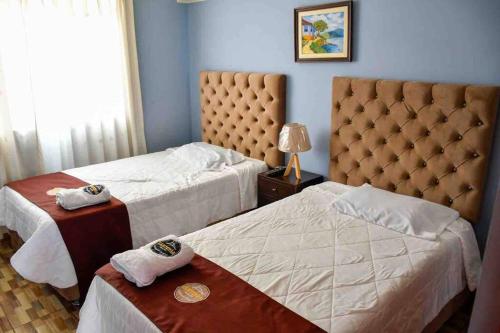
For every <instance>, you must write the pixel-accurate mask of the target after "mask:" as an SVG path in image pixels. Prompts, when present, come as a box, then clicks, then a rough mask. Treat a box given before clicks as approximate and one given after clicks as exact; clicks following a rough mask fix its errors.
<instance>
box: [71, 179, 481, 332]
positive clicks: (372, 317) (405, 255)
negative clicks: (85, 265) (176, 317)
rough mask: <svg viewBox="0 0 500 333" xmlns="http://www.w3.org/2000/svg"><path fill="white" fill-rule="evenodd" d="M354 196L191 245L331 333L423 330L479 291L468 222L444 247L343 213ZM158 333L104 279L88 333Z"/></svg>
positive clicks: (332, 188)
mask: <svg viewBox="0 0 500 333" xmlns="http://www.w3.org/2000/svg"><path fill="white" fill-rule="evenodd" d="M346 188H347V187H346V186H345V185H341V184H336V183H332V182H327V183H323V184H320V185H317V186H313V187H309V188H308V189H306V190H304V191H303V192H301V193H300V194H297V195H294V196H292V197H289V198H286V199H284V200H281V201H278V202H275V203H273V204H271V205H268V206H265V207H263V208H261V209H258V210H255V211H252V212H250V213H247V214H245V215H241V216H237V217H235V218H232V219H230V220H228V221H225V222H222V223H220V224H217V225H214V226H211V227H209V228H206V229H203V230H200V231H198V232H195V233H192V234H189V235H186V236H184V237H182V239H183V240H185V241H186V242H188V243H189V244H190V245H191V246H193V248H194V249H195V251H196V252H197V253H199V254H200V255H202V256H204V257H206V258H208V259H210V260H212V261H214V262H215V263H217V264H218V265H220V266H222V267H224V268H226V269H228V270H229V271H231V272H232V273H233V274H235V275H237V276H239V277H240V278H242V279H243V280H245V281H247V282H248V283H250V284H251V285H253V286H255V287H256V288H257V289H259V290H261V291H263V292H264V293H266V294H267V295H269V296H271V297H273V298H274V299H275V300H277V301H278V302H280V303H281V304H283V305H285V306H286V307H288V308H289V309H291V310H293V311H295V312H296V313H298V314H300V315H301V316H303V317H304V318H306V319H308V320H310V321H312V322H313V323H315V324H317V325H318V326H320V327H321V328H323V329H325V330H326V331H328V332H420V331H421V330H422V329H423V328H424V327H425V326H426V325H427V324H428V323H429V322H430V321H431V320H432V319H433V318H435V317H436V316H437V314H438V313H439V311H440V310H441V308H442V307H443V306H444V305H445V304H446V303H447V302H448V301H449V300H450V299H452V298H453V297H454V296H455V295H457V294H458V293H459V292H461V291H462V290H463V289H464V288H465V287H466V286H467V280H468V281H469V286H470V287H471V288H474V286H475V284H476V282H477V278H478V274H479V266H480V259H479V251H478V249H477V243H476V241H475V237H474V234H473V230H472V227H471V226H470V225H469V224H468V222H466V221H464V220H463V219H459V220H457V221H456V222H454V224H453V227H452V228H451V229H454V230H453V231H450V230H446V231H445V232H444V233H443V234H442V235H441V236H440V238H439V240H438V241H428V240H423V239H418V238H414V237H410V236H406V235H403V234H400V233H397V232H394V231H391V230H389V229H385V228H383V227H379V226H377V225H374V224H370V223H367V222H365V221H362V220H357V219H354V218H351V217H349V216H346V215H341V214H339V213H338V212H337V211H336V210H335V209H334V208H333V205H332V201H333V200H335V196H336V194H338V193H341V192H343V191H345V190H346ZM464 264H466V265H467V266H468V267H464ZM165 297H167V296H165ZM158 331H159V330H158V328H157V327H156V326H155V325H154V324H153V323H152V322H151V321H149V319H148V318H146V317H145V316H144V315H143V314H142V313H141V312H140V311H138V310H137V309H136V308H135V307H134V305H132V304H131V303H130V302H129V301H128V300H127V299H126V298H124V297H123V296H122V295H121V294H119V293H118V292H117V291H116V290H115V289H114V288H113V287H112V286H110V285H109V284H107V283H106V282H105V281H104V280H102V279H101V278H99V277H96V278H95V279H94V281H93V283H92V285H91V288H90V291H89V293H88V295H87V299H86V301H85V303H84V305H83V308H82V310H81V312H80V324H79V327H78V332H80V333H86V332H107V333H112V332H143V333H144V332H158Z"/></svg>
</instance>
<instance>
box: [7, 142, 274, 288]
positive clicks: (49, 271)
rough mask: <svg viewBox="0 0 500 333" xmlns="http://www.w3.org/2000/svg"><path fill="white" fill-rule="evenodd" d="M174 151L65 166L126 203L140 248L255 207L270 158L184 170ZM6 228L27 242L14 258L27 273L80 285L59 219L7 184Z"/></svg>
mask: <svg viewBox="0 0 500 333" xmlns="http://www.w3.org/2000/svg"><path fill="white" fill-rule="evenodd" d="M174 152H175V150H173V149H169V150H167V151H164V152H158V153H152V154H147V155H142V156H137V157H132V158H127V159H123V160H118V161H113V162H108V163H102V164H97V165H92V166H88V167H83V168H77V169H71V170H66V171H65V173H67V174H69V175H71V176H74V177H76V178H79V179H81V180H83V181H85V182H87V183H90V184H102V185H105V186H106V187H108V188H109V190H110V191H111V194H112V195H113V196H114V197H116V198H117V199H119V200H121V201H122V202H124V203H125V204H126V206H127V210H128V213H129V220H130V228H131V235H132V241H133V245H134V248H137V247H140V246H142V245H144V244H146V243H148V242H150V241H152V240H154V239H156V238H158V237H160V236H163V235H166V234H177V235H184V234H187V233H189V232H193V231H196V230H199V229H201V228H203V227H206V226H207V225H208V224H209V223H212V222H215V221H219V220H222V219H226V218H229V217H231V216H234V215H236V214H238V213H240V212H242V211H245V210H249V209H251V208H254V207H255V206H256V205H257V174H258V173H260V172H263V171H266V170H267V166H266V164H265V163H264V162H262V161H259V160H255V159H251V158H245V160H244V161H243V162H241V163H238V164H235V165H232V166H227V167H225V168H220V170H216V171H207V170H205V171H201V172H200V171H199V169H198V170H186V169H185V168H181V167H182V166H183V165H190V166H193V165H195V164H194V163H188V162H191V161H186V163H179V161H178V160H174V161H173V160H172V158H171V154H172V153H174ZM0 225H3V226H6V227H7V228H8V229H10V230H13V231H16V232H17V233H18V234H19V236H20V237H21V238H22V239H23V241H24V242H25V243H24V245H23V246H22V247H21V248H20V249H19V250H18V251H17V252H16V253H15V254H14V256H13V257H12V259H11V263H12V265H13V267H14V268H15V269H16V271H17V272H18V273H20V274H21V275H22V276H23V277H25V278H27V279H28V280H31V281H33V282H38V283H49V284H50V285H52V286H54V287H57V288H68V287H72V286H74V285H76V284H77V278H76V273H75V269H74V266H73V263H72V260H71V258H70V255H69V252H68V250H67V248H66V245H65V244H64V241H63V239H62V237H61V234H60V232H59V229H58V227H57V225H56V223H55V222H54V220H53V219H52V218H51V217H50V216H49V215H48V214H47V213H46V212H45V211H43V210H42V209H40V208H39V207H37V206H35V205H34V204H33V203H31V202H30V201H28V200H26V199H25V198H24V197H22V196H21V195H20V194H18V193H17V192H15V191H13V190H12V189H10V188H8V187H3V188H1V189H0Z"/></svg>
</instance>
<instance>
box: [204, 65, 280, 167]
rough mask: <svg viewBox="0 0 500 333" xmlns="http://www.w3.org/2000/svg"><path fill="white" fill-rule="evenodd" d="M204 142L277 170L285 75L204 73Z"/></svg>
mask: <svg viewBox="0 0 500 333" xmlns="http://www.w3.org/2000/svg"><path fill="white" fill-rule="evenodd" d="M200 89H201V94H200V103H201V127H202V137H203V141H205V142H208V143H212V144H215V145H219V146H222V147H225V148H231V149H234V150H237V151H239V152H240V153H243V154H245V155H246V156H249V157H252V158H256V159H260V160H263V161H265V162H266V163H267V164H268V165H269V166H271V167H275V166H278V165H282V164H283V156H284V155H283V153H282V152H280V151H279V150H278V141H279V133H280V131H281V128H282V127H283V124H284V123H285V105H286V76H285V75H280V74H261V73H233V72H201V73H200Z"/></svg>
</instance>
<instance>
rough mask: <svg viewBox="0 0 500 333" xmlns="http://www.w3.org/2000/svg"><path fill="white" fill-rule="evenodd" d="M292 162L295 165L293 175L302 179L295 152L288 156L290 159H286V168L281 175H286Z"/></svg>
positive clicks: (297, 156) (290, 168) (290, 169)
mask: <svg viewBox="0 0 500 333" xmlns="http://www.w3.org/2000/svg"><path fill="white" fill-rule="evenodd" d="M293 164H294V165H295V177H296V178H297V179H299V180H300V179H302V177H301V175H300V162H299V155H297V154H296V153H293V154H292V156H290V160H289V161H288V165H287V166H286V170H285V173H284V174H283V176H285V177H287V176H288V175H289V174H290V172H291V171H292V165H293Z"/></svg>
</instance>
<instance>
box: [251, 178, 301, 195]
mask: <svg viewBox="0 0 500 333" xmlns="http://www.w3.org/2000/svg"><path fill="white" fill-rule="evenodd" d="M295 192H296V191H295V190H294V188H293V187H291V186H288V185H287V184H283V183H278V182H274V181H272V180H270V179H262V178H261V179H259V193H260V194H264V195H265V196H268V197H275V198H277V199H282V198H284V197H287V196H289V195H292V194H295Z"/></svg>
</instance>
